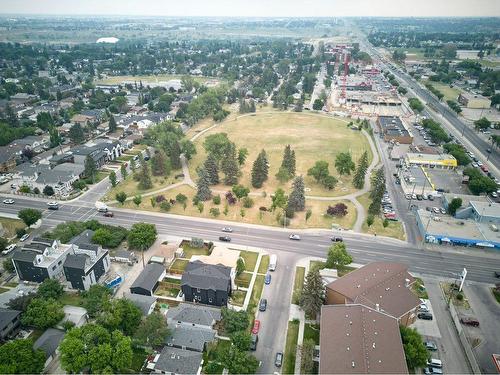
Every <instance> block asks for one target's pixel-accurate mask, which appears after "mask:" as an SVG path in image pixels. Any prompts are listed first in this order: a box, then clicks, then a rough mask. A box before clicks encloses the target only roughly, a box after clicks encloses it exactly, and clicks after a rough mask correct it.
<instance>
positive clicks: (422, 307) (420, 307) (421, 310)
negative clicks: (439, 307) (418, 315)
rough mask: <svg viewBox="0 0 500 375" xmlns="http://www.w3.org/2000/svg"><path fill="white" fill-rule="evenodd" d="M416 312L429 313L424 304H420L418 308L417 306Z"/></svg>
mask: <svg viewBox="0 0 500 375" xmlns="http://www.w3.org/2000/svg"><path fill="white" fill-rule="evenodd" d="M418 311H419V312H429V308H428V307H427V305H426V304H425V303H421V304H420V306H418Z"/></svg>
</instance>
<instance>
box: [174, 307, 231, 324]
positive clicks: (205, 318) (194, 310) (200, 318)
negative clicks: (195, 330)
mask: <svg viewBox="0 0 500 375" xmlns="http://www.w3.org/2000/svg"><path fill="white" fill-rule="evenodd" d="M167 319H172V320H173V321H174V322H183V323H189V324H198V325H203V326H211V325H212V324H214V323H215V322H217V321H219V320H221V311H220V309H217V308H215V307H207V306H200V305H191V304H189V303H181V304H179V306H177V307H173V308H171V309H169V310H168V312H167Z"/></svg>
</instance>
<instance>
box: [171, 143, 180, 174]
mask: <svg viewBox="0 0 500 375" xmlns="http://www.w3.org/2000/svg"><path fill="white" fill-rule="evenodd" d="M170 165H171V166H172V168H173V169H180V168H181V167H182V164H181V147H180V146H179V142H177V141H175V142H174V143H173V144H172V148H171V149H170Z"/></svg>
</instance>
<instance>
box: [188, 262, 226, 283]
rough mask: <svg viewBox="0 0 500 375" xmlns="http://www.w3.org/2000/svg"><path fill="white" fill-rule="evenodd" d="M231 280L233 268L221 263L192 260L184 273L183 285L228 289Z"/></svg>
mask: <svg viewBox="0 0 500 375" xmlns="http://www.w3.org/2000/svg"><path fill="white" fill-rule="evenodd" d="M230 282H231V268H229V267H227V266H223V265H220V264H217V265H213V264H205V263H202V262H200V261H198V260H195V261H191V262H189V263H188V265H187V266H186V269H185V270H184V273H183V274H182V280H181V285H189V286H190V287H192V288H200V289H211V290H227V287H228V285H229V283H230Z"/></svg>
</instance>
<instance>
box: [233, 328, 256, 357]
mask: <svg viewBox="0 0 500 375" xmlns="http://www.w3.org/2000/svg"><path fill="white" fill-rule="evenodd" d="M230 338H231V342H232V343H233V345H234V346H235V347H236V348H237V349H238V350H241V351H242V352H246V351H248V350H250V345H251V344H252V336H251V335H250V333H248V332H246V331H237V332H234V333H232V334H231V336H230Z"/></svg>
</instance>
